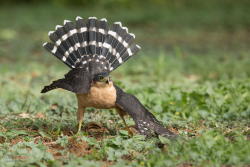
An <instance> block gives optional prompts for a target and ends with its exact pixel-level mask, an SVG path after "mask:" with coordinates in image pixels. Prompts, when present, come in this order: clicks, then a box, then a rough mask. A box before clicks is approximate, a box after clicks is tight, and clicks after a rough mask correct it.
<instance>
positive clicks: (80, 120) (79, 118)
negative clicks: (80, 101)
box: [77, 107, 84, 133]
mask: <svg viewBox="0 0 250 167" xmlns="http://www.w3.org/2000/svg"><path fill="white" fill-rule="evenodd" d="M83 114H84V109H83V108H81V107H78V109H77V121H78V130H77V133H79V132H80V131H81V128H82V123H83Z"/></svg>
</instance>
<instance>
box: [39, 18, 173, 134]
mask: <svg viewBox="0 0 250 167" xmlns="http://www.w3.org/2000/svg"><path fill="white" fill-rule="evenodd" d="M48 35H49V38H50V40H51V42H46V43H44V45H43V46H44V48H46V49H47V50H48V51H49V52H50V53H51V54H53V55H54V56H55V57H57V58H58V59H59V60H61V61H62V62H63V63H64V64H66V65H67V66H68V67H69V68H70V71H69V72H68V73H67V74H65V76H64V78H63V79H59V80H56V81H53V82H52V83H51V84H50V85H48V86H45V87H44V88H43V89H42V91H41V93H46V92H48V91H51V90H53V89H56V88H62V89H65V90H68V91H70V92H73V93H75V95H76V97H77V102H78V110H77V120H78V132H79V131H80V130H81V126H82V123H83V115H84V112H85V109H86V108H87V107H94V108H98V109H112V108H114V109H116V110H117V112H118V114H119V115H120V116H121V118H122V120H123V122H124V124H125V126H126V127H127V125H126V121H125V119H124V116H125V115H127V114H128V115H130V116H131V117H132V119H133V120H134V122H135V127H136V129H137V130H138V132H139V133H140V134H142V135H146V136H155V135H162V136H165V137H168V138H173V137H175V134H174V133H172V132H171V131H169V130H168V129H166V128H165V127H164V126H163V125H162V124H161V123H160V122H159V121H158V120H157V119H156V118H155V116H154V115H153V114H152V113H150V112H149V111H148V110H147V109H146V108H145V107H144V106H143V105H142V104H141V103H140V101H139V100H138V99H137V98H136V97H135V96H133V95H131V94H128V93H125V92H124V91H123V90H122V89H121V88H119V87H118V86H117V85H115V84H114V82H113V81H112V80H111V77H110V73H111V72H112V71H114V70H115V69H116V68H117V67H119V66H120V65H122V64H123V63H124V62H126V61H127V60H128V59H129V58H131V57H132V56H133V55H135V54H136V53H137V52H138V51H139V50H140V47H139V45H137V44H135V43H134V39H135V35H134V34H132V33H129V32H128V29H127V28H126V27H123V26H122V24H121V23H120V22H115V23H113V24H112V25H111V26H109V25H108V23H107V20H106V19H105V18H103V19H97V18H96V17H89V18H88V19H83V18H81V17H79V16H78V17H76V21H69V20H65V21H64V25H63V26H61V25H57V26H56V28H55V31H50V32H49V33H48Z"/></svg>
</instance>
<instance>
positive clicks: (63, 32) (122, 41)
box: [44, 16, 140, 72]
mask: <svg viewBox="0 0 250 167" xmlns="http://www.w3.org/2000/svg"><path fill="white" fill-rule="evenodd" d="M49 38H50V40H51V43H50V42H47V43H45V44H44V47H45V48H46V49H47V50H48V51H49V52H50V53H52V54H53V55H54V56H55V57H57V58H58V59H60V60H61V61H62V62H64V63H65V64H66V65H67V66H69V67H70V68H86V69H88V66H89V65H90V62H93V61H96V62H103V64H105V63H106V64H107V63H108V64H109V67H108V68H109V69H108V70H109V71H110V72H111V71H113V70H114V69H116V68H117V67H119V66H120V65H121V64H123V63H124V62H126V61H127V60H128V59H129V58H130V57H132V56H133V55H135V54H136V53H137V52H138V51H139V49H140V47H139V46H138V45H136V44H134V39H135V36H134V34H132V33H129V32H128V29H127V28H126V27H122V24H121V23H120V22H115V23H113V24H112V25H111V26H110V28H109V26H108V23H107V20H106V19H105V18H103V19H100V20H98V19H97V18H96V17H89V18H88V19H86V20H84V19H83V18H81V17H79V16H77V17H76V21H75V22H72V21H69V20H65V21H64V25H63V26H61V25H57V26H56V28H55V31H50V32H49Z"/></svg>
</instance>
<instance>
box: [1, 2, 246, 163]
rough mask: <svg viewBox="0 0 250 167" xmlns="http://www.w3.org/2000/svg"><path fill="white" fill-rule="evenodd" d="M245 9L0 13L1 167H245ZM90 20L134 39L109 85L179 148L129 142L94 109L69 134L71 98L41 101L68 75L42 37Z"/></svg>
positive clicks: (116, 121) (110, 118) (107, 115)
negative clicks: (117, 27) (119, 26)
mask: <svg viewBox="0 0 250 167" xmlns="http://www.w3.org/2000/svg"><path fill="white" fill-rule="evenodd" d="M228 9H231V10H230V12H229V14H228V15H226V13H227V10H228ZM246 9H247V7H246V6H244V5H243V6H242V5H241V4H238V3H236V4H235V5H234V6H231V7H228V8H219V7H218V8H209V7H208V8H200V9H192V10H191V9H188V8H184V9H182V8H180V9H179V8H174V9H172V10H169V11H164V10H156V9H152V11H151V12H147V11H145V10H143V9H139V10H135V9H131V12H130V13H127V12H126V13H125V12H124V10H121V11H113V12H114V13H115V14H113V13H112V12H110V11H109V10H99V9H93V10H87V9H80V8H71V9H66V8H58V9H56V10H55V7H53V6H52V7H49V6H46V5H41V6H26V7H25V6H14V7H1V9H0V18H1V20H5V21H4V22H1V23H0V45H1V47H0V63H1V64H0V75H1V77H0V95H1V96H0V166H4V167H9V166H51V167H52V166H53V167H54V166H72V167H73V166H74V167H75V166H85V167H88V166H89V167H92V166H136V167H137V166H146V167H152V166H157V167H163V166H180V167H182V166H183V167H184V166H185V167H186V166H249V165H250V158H249V157H250V156H249V155H250V119H249V118H250V106H249V104H250V93H249V92H250V85H249V82H250V69H249V64H250V49H249V47H248V45H249V42H250V41H249V38H248V37H249V15H248V14H247V12H246V11H247V10H246ZM154 13H155V15H154ZM93 14H94V15H97V16H100V17H101V16H103V15H107V16H108V18H109V20H112V21H116V20H118V19H119V20H121V21H122V22H125V25H128V27H129V28H130V31H132V32H135V34H136V35H137V39H138V40H137V41H138V43H140V44H141V45H142V48H143V49H142V51H141V52H140V53H139V54H138V56H136V57H135V58H133V59H131V60H129V61H128V62H127V63H126V64H124V65H123V66H122V67H120V68H119V69H118V70H117V71H115V72H114V73H112V77H113V80H114V81H115V82H116V83H117V84H119V85H120V86H121V87H122V88H124V89H125V90H126V91H127V92H130V93H133V94H134V95H136V96H137V97H138V98H139V99H140V101H141V102H142V103H143V104H145V105H146V107H147V108H148V109H149V110H150V111H151V112H152V113H154V115H155V116H156V117H157V118H158V119H159V120H160V121H162V122H163V124H164V125H165V126H166V127H168V128H169V129H170V130H172V131H173V132H175V133H177V134H179V136H180V138H179V139H178V140H175V141H169V140H168V139H165V138H161V137H160V138H159V139H158V138H151V139H145V137H144V136H140V135H134V136H133V137H131V136H129V135H128V134H127V132H126V131H125V130H124V129H123V128H124V127H123V124H122V120H120V118H119V116H118V115H117V114H116V112H115V111H112V110H108V111H107V110H95V109H89V110H88V112H87V114H86V115H85V117H84V122H85V127H84V128H83V129H82V132H81V133H80V134H79V135H75V131H76V99H75V97H74V95H73V94H71V93H69V92H66V91H62V90H56V91H53V92H51V93H49V94H45V95H42V94H40V90H41V88H42V87H43V86H44V85H46V84H48V83H49V82H51V81H52V80H54V79H57V78H60V77H62V76H63V75H64V74H65V73H66V72H67V70H68V69H67V67H65V66H64V65H63V64H62V63H60V62H59V61H57V60H56V59H55V58H54V57H52V56H50V55H49V54H48V53H47V52H45V51H44V50H43V49H42V47H41V44H42V42H44V41H46V40H48V37H47V32H48V31H49V30H51V29H53V27H54V25H56V24H60V23H61V22H62V20H63V19H64V18H69V19H72V18H73V17H74V16H75V15H81V16H83V17H85V16H90V15H93ZM197 14H200V15H199V16H200V18H199V17H198V15H197ZM215 15H216V17H215ZM126 120H127V122H128V124H129V125H131V126H132V125H133V124H134V123H133V121H132V120H131V119H130V118H126ZM92 122H95V123H98V124H99V125H100V126H94V125H93V124H92Z"/></svg>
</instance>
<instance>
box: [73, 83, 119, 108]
mask: <svg viewBox="0 0 250 167" xmlns="http://www.w3.org/2000/svg"><path fill="white" fill-rule="evenodd" d="M76 96H77V100H78V104H79V105H80V106H81V107H83V108H85V107H95V108H103V109H108V108H113V107H115V101H116V89H115V87H114V85H113V83H112V82H110V83H103V82H97V83H95V84H92V85H91V88H90V91H89V93H87V94H77V95H76Z"/></svg>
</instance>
